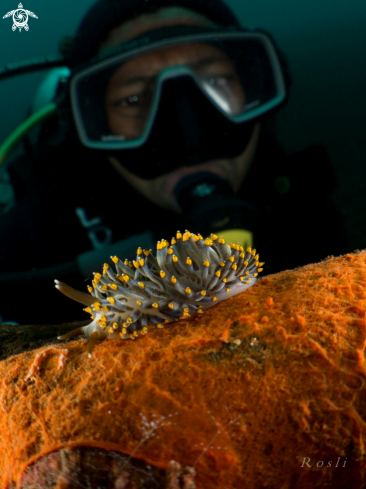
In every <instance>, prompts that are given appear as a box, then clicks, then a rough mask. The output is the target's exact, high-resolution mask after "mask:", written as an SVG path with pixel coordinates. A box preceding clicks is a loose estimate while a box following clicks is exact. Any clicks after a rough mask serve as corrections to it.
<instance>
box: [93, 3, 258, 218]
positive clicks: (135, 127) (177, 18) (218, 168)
mask: <svg viewBox="0 0 366 489" xmlns="http://www.w3.org/2000/svg"><path fill="white" fill-rule="evenodd" d="M182 24H183V25H200V26H215V25H216V24H214V23H213V22H211V21H210V20H208V19H207V18H206V17H204V16H203V15H201V14H198V13H196V12H193V11H191V10H188V9H186V8H182V7H165V8H162V9H160V10H159V11H157V12H155V13H152V14H144V15H140V16H138V17H136V18H134V19H132V20H130V21H128V22H126V23H124V24H122V25H121V26H119V27H117V28H116V29H113V30H112V31H111V32H110V34H109V36H108V38H107V39H106V41H105V42H104V43H103V44H102V45H101V47H100V51H104V50H105V49H110V48H114V47H116V46H119V45H120V44H122V43H124V42H126V41H128V40H130V39H133V38H134V37H136V36H138V35H140V34H143V33H145V32H148V31H150V30H153V29H158V28H160V27H165V26H171V25H182ZM212 56H213V58H212ZM209 57H211V58H212V59H215V58H216V61H215V62H213V63H212V64H211V66H208V67H207V66H206V69H211V70H216V69H217V68H218V67H219V66H220V63H221V68H225V69H226V70H233V67H232V65H231V63H230V60H229V59H228V58H226V57H225V56H223V55H222V53H221V52H219V50H217V49H215V48H213V47H210V46H208V45H201V46H200V48H199V49H197V46H192V45H184V46H180V47H179V48H178V47H170V48H165V49H164V50H161V51H159V52H157V51H156V52H151V53H146V54H145V55H144V56H141V57H139V58H138V60H137V59H135V60H130V61H129V62H127V63H125V64H124V65H123V66H121V67H120V68H119V69H118V70H117V72H116V73H115V74H114V75H113V77H112V78H111V80H110V82H109V84H108V87H107V92H106V97H105V103H106V108H107V114H108V122H109V125H110V128H111V130H112V132H113V133H114V134H123V135H124V136H125V137H126V138H128V139H131V138H134V137H136V135H138V134H139V133H141V127H142V126H143V125H144V121H145V120H146V112H147V110H148V105H149V97H150V96H151V89H152V86H153V81H154V77H155V76H156V74H157V73H159V72H160V71H161V70H162V69H164V68H169V67H172V66H177V65H188V66H190V65H195V64H196V65H199V63H200V62H202V61H204V60H207V59H209ZM203 64H204V63H203ZM235 89H236V90H239V88H238V87H236V88H235ZM240 98H242V100H243V102H244V98H245V95H244V93H239V92H238V99H240ZM259 128H260V125H259V124H256V125H255V127H254V131H253V134H252V136H251V138H250V140H249V143H248V145H247V147H246V148H245V150H244V151H243V153H242V154H241V155H239V156H237V157H235V158H222V159H217V160H212V161H207V162H203V163H200V164H198V165H194V166H184V167H182V168H178V169H176V170H174V171H172V172H170V173H167V174H164V175H161V176H159V177H157V178H155V179H152V180H146V179H143V178H140V177H138V176H136V175H134V174H133V173H131V172H130V171H129V170H127V169H126V168H125V167H124V166H123V165H122V164H121V163H120V162H119V161H118V160H117V159H116V158H115V157H113V156H110V157H109V160H110V161H111V163H112V165H113V166H114V167H115V169H116V170H117V171H118V172H119V173H120V174H121V175H122V177H123V178H124V179H125V180H126V181H127V182H128V183H129V184H130V185H131V186H132V187H134V188H135V189H136V190H137V191H138V192H140V193H141V194H142V195H144V196H145V197H146V198H147V199H149V200H150V201H152V202H153V203H155V204H156V205H158V206H161V207H165V208H167V209H172V210H175V211H176V212H180V207H179V205H178V203H177V201H176V199H175V197H174V188H175V186H176V184H177V183H178V182H179V180H180V179H181V178H182V177H184V176H186V175H189V174H192V173H196V172H203V171H208V172H211V173H214V174H216V175H218V176H219V177H221V178H223V179H225V180H227V181H229V182H230V183H231V186H232V188H233V190H234V192H236V191H238V189H239V188H240V186H241V184H242V181H243V179H244V177H245V175H246V173H247V171H248V169H249V166H250V163H251V161H252V159H253V157H254V154H255V150H256V145H257V141H258V137H259ZM137 137H138V136H137ZM177 151H179V148H177Z"/></svg>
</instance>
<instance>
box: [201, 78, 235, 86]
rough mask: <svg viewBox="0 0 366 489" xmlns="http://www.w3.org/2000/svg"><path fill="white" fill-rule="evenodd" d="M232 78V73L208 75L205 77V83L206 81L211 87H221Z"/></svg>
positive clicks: (227, 83)
mask: <svg viewBox="0 0 366 489" xmlns="http://www.w3.org/2000/svg"><path fill="white" fill-rule="evenodd" d="M232 80H233V76H232V75H216V76H210V77H209V78H207V79H206V83H208V84H209V85H210V86H212V87H216V88H223V87H226V86H227V85H229V84H230V83H231V82H232Z"/></svg>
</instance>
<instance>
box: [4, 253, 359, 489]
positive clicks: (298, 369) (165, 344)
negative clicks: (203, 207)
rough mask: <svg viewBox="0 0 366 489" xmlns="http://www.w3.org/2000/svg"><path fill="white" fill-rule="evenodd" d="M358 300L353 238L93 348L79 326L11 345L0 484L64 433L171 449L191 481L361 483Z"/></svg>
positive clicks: (153, 451)
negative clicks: (323, 256)
mask: <svg viewBox="0 0 366 489" xmlns="http://www.w3.org/2000/svg"><path fill="white" fill-rule="evenodd" d="M365 312H366V252H364V251H363V252H357V253H355V254H352V255H351V254H349V255H345V256H342V257H340V258H332V257H331V258H329V259H327V260H325V261H323V262H321V263H318V264H316V265H308V266H305V267H303V268H300V269H297V270H293V271H285V272H282V273H279V274H276V275H272V276H269V277H265V278H263V279H261V280H260V281H259V282H258V283H257V284H256V285H255V286H254V287H252V288H250V289H248V290H246V291H245V292H243V293H241V294H239V295H237V296H234V297H233V298H231V299H228V300H226V301H222V302H221V303H219V304H218V305H217V306H216V307H213V308H211V309H209V310H208V311H207V312H205V314H202V315H196V316H195V317H192V318H191V319H190V320H186V321H180V322H176V323H171V324H168V325H166V327H165V329H163V330H157V329H153V330H151V331H149V334H148V335H147V336H144V337H139V338H138V339H137V340H135V341H129V340H127V341H122V340H119V339H115V340H107V341H103V342H101V343H98V344H97V345H96V347H95V349H94V351H93V354H92V357H91V358H88V355H87V351H86V346H85V344H86V342H85V340H79V341H74V342H72V343H68V344H65V343H63V344H57V345H54V347H45V348H41V349H39V350H36V351H33V352H27V353H23V354H21V355H17V356H14V357H11V358H9V359H7V360H5V361H3V362H1V369H0V409H1V415H0V434H1V435H0V454H1V456H0V487H2V488H3V487H4V488H9V487H12V485H13V484H15V482H17V484H18V486H15V485H14V487H21V481H22V474H23V473H24V471H25V469H26V468H27V466H29V465H30V464H31V463H32V462H34V461H35V460H37V459H39V458H40V457H42V456H43V455H45V454H49V453H50V452H52V451H55V450H58V449H60V447H69V448H71V449H72V447H76V446H78V447H90V446H94V447H95V446H97V447H100V448H104V449H108V450H114V451H117V452H121V453H124V454H128V455H131V456H133V457H136V458H138V459H141V460H144V461H145V462H147V463H149V464H151V465H153V466H155V467H160V468H165V469H167V468H168V465H169V462H170V461H171V460H175V461H177V462H179V463H180V464H181V465H182V466H190V467H194V468H195V469H196V473H197V475H196V486H197V489H211V488H212V489H214V488H215V489H216V488H227V489H229V488H230V489H239V488H240V489H262V488H264V487H271V488H286V487H290V486H291V487H296V489H302V488H313V487H324V488H332V489H337V488H347V489H350V488H359V487H362V485H363V484H364V483H365V464H366V462H365V456H366V449H365V446H364V443H365V440H366V436H365V431H366V388H365V377H366V370H365V358H364V352H365V341H366V319H365ZM304 458H306V460H305V463H304ZM307 459H309V460H307ZM320 462H323V464H322V465H321V464H320ZM329 462H331V464H330V466H329ZM336 463H338V465H337V466H336Z"/></svg>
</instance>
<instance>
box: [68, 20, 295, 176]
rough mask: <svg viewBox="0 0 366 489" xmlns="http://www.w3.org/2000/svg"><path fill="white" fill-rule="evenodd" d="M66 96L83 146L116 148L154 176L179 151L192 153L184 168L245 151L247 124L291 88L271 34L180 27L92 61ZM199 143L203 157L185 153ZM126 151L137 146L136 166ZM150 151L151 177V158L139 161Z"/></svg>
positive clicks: (74, 77)
mask: <svg viewBox="0 0 366 489" xmlns="http://www.w3.org/2000/svg"><path fill="white" fill-rule="evenodd" d="M177 32H178V34H177ZM172 33H174V35H172ZM70 93H71V103H72V111H73V115H74V120H75V124H76V128H77V131H78V134H79V137H80V140H81V141H82V143H83V144H84V145H85V146H87V147H89V148H93V149H101V150H108V151H109V153H110V154H118V155H119V158H120V159H121V158H123V161H126V162H127V167H130V168H133V170H132V171H134V172H135V173H136V174H140V175H143V176H145V178H152V177H153V175H154V176H156V175H157V174H162V173H165V172H166V171H169V170H170V171H171V170H172V159H173V158H172V153H171V150H174V149H175V152H177V150H178V153H179V152H180V151H183V153H184V152H185V151H186V153H187V155H184V158H185V161H184V163H183V164H188V165H189V164H197V163H198V162H202V161H205V160H206V161H207V160H208V159H212V158H219V157H231V156H236V155H238V154H240V153H241V152H242V150H243V149H244V148H245V146H243V144H242V143H243V141H244V139H245V141H244V142H245V143H247V141H248V140H249V135H248V137H244V138H241V137H240V135H243V129H242V128H241V126H242V125H243V124H244V123H247V122H250V121H252V122H253V121H254V120H257V119H258V118H259V117H260V116H262V115H263V114H266V113H267V112H269V111H270V110H271V109H273V108H275V107H277V106H278V105H279V104H281V102H283V101H284V99H285V96H286V86H285V82H284V78H283V74H282V70H281V65H280V61H279V59H278V55H277V53H276V49H275V47H274V44H273V42H272V40H271V39H270V37H269V36H268V35H266V34H264V33H262V32H252V31H242V30H236V29H235V30H233V29H231V30H226V31H222V30H218V29H212V28H202V27H192V26H175V27H174V29H173V30H172V28H169V27H168V28H166V27H165V28H162V29H158V30H156V31H152V32H148V33H146V34H145V35H143V36H140V37H139V38H137V39H136V40H133V41H130V42H129V43H126V44H124V45H122V46H121V47H120V48H118V52H113V53H112V54H109V55H108V56H106V57H103V56H102V57H99V58H97V59H95V60H94V61H93V62H92V64H90V65H89V66H87V67H85V68H83V69H81V70H79V71H77V72H76V73H74V74H73V75H72V77H71V81H70ZM202 118H203V119H202ZM201 119H202V120H201ZM203 127H205V129H202V128H203ZM247 127H249V126H247ZM250 127H251V129H252V124H250ZM187 132H188V135H187V134H186V133H187ZM183 133H184V138H182V139H180V138H181V135H182V134H183ZM189 133H191V134H189ZM250 133H251V131H250ZM230 134H231V135H232V136H230ZM228 135H229V136H228ZM230 137H231V139H230ZM228 138H229V139H228ZM238 139H239V140H240V139H242V143H241V144H240V145H239V146H240V147H239V146H238V143H236V142H235V141H237V140H238ZM218 140H220V141H218ZM180 143H181V144H180ZM217 145H219V146H217ZM195 147H196V148H198V147H199V148H201V150H202V148H205V147H206V149H207V151H206V150H204V151H203V153H205V151H206V153H205V154H202V155H201V156H200V157H198V160H199V161H198V160H197V157H196V158H193V160H192V159H191V158H190V157H189V155H192V154H193V153H197V150H196V148H195ZM159 148H160V149H159ZM209 148H212V149H211V153H212V154H211V153H210V150H209ZM229 148H230V149H229ZM185 149H186V150H185ZM120 150H125V151H126V153H124V154H123V155H122V154H121V153H120ZM129 150H135V151H136V150H140V151H138V152H137V153H136V152H135V155H136V157H137V159H136V160H135V161H132V163H131V158H130V156H129V155H131V152H130V151H129ZM198 153H199V151H198ZM229 153H230V154H229ZM154 155H155V157H156V158H155V160H156V161H157V162H158V167H155V168H154V171H153V172H150V173H151V175H150V173H149V171H147V173H146V165H144V166H145V169H144V171H142V170H139V163H138V161H141V160H146V158H149V157H151V156H154ZM182 158H183V156H182ZM187 158H188V159H187ZM178 159H179V155H178ZM132 160H134V158H133V159H132ZM176 165H178V163H177V162H176V163H175V165H173V166H176ZM181 165H182V163H179V165H178V166H181Z"/></svg>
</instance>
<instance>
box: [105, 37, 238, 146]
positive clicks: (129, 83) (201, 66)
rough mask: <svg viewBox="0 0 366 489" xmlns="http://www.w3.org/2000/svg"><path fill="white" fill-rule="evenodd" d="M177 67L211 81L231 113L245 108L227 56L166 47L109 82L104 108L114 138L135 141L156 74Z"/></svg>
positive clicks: (209, 49) (200, 48)
mask: <svg viewBox="0 0 366 489" xmlns="http://www.w3.org/2000/svg"><path fill="white" fill-rule="evenodd" d="M178 65H184V66H188V67H190V68H191V69H192V70H193V71H194V72H195V73H196V74H197V75H198V76H199V77H200V78H201V79H202V80H211V81H212V83H213V85H212V86H213V88H215V90H216V91H217V93H222V94H223V95H224V96H225V100H227V101H228V103H229V106H230V110H231V112H232V113H234V114H235V113H238V112H239V111H240V110H241V108H242V107H243V106H244V104H245V95H244V91H243V89H242V85H241V83H240V80H239V77H238V75H237V72H236V69H235V67H234V65H233V63H232V61H231V60H230V58H228V56H226V55H225V53H223V52H222V51H220V50H219V49H217V48H215V47H213V46H209V45H207V44H199V43H196V44H188V45H181V46H174V47H167V48H164V49H160V50H158V51H152V52H150V53H146V54H144V55H141V56H139V57H137V58H134V59H131V60H129V61H127V62H126V63H124V64H123V65H122V66H120V67H119V69H118V70H117V71H116V72H115V73H114V75H113V76H112V78H111V79H110V81H109V83H108V86H107V90H106V95H105V108H106V112H107V119H108V124H109V127H110V129H111V131H112V133H113V134H119V135H123V136H125V138H126V139H130V140H131V139H137V138H139V137H140V136H141V134H142V132H143V129H144V127H145V124H146V121H147V118H148V115H149V111H150V108H151V104H152V98H153V93H154V89H155V80H156V78H157V76H158V75H159V73H160V72H161V71H162V70H164V69H167V68H171V67H174V66H178Z"/></svg>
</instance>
